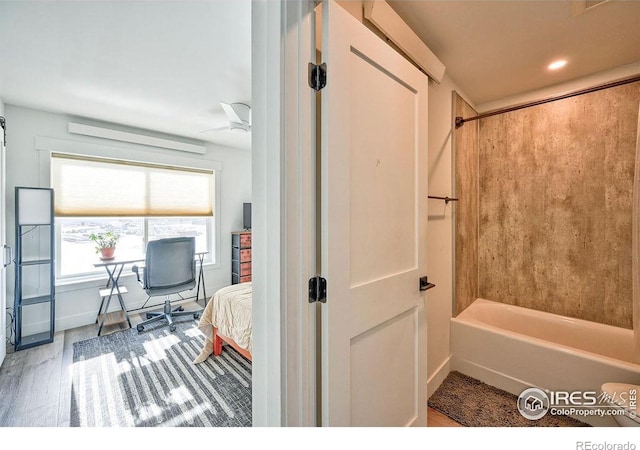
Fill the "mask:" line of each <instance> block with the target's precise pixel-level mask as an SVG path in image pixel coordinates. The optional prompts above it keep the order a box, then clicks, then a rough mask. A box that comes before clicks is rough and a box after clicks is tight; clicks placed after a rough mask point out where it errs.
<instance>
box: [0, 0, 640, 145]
mask: <svg viewBox="0 0 640 450" xmlns="http://www.w3.org/2000/svg"><path fill="white" fill-rule="evenodd" d="M389 3H390V5H391V6H392V8H394V9H395V10H396V12H398V14H399V15H400V16H401V17H402V18H403V19H404V20H405V21H406V22H407V23H408V24H409V26H410V27H411V28H413V30H414V31H415V32H416V33H417V34H418V35H419V36H420V37H421V38H422V39H423V40H424V41H425V42H426V43H427V45H428V46H429V47H430V48H431V50H432V51H433V52H434V53H435V54H436V55H437V56H438V57H439V58H440V59H441V60H442V62H443V63H444V64H445V65H446V67H447V73H448V75H449V76H450V77H451V78H453V80H455V82H456V83H457V84H458V86H459V87H460V89H461V91H462V92H464V93H465V94H466V96H467V97H468V98H469V100H471V101H472V102H473V103H474V104H475V105H476V106H479V107H481V106H482V104H483V103H486V102H491V101H494V100H498V99H502V98H505V97H508V96H511V95H516V94H520V93H525V92H528V91H531V90H534V89H538V88H542V87H547V86H550V85H554V84H557V83H561V82H564V81H568V80H571V79H575V78H578V77H582V76H585V75H589V74H593V73H597V72H600V71H604V70H607V69H611V68H614V67H619V66H623V65H626V64H630V63H635V62H638V61H640V45H639V44H638V43H639V42H640V1H615V0H610V1H606V2H603V3H601V4H599V5H597V6H594V7H592V8H590V9H587V10H586V11H583V12H582V13H581V14H575V10H574V8H575V7H576V4H580V3H582V4H584V3H585V2H584V1H581V0H574V1H553V0H547V1H527V0H520V1H482V0H475V1H455V0H450V1H435V0H429V1H399V0H392V1H390V2H389ZM587 3H589V4H592V3H597V1H596V2H593V1H589V2H587ZM583 9H584V8H583ZM250 26H251V1H250V0H209V1H188V2H185V1H168V0H167V1H154V2H147V1H126V2H125V1H118V0H113V1H90V0H85V1H20V2H18V1H15V2H14V1H11V2H9V1H0V43H1V45H0V62H1V63H0V98H1V99H2V100H4V102H5V103H8V104H16V105H23V106H28V107H33V108H38V109H43V110H48V111H54V112H63V113H67V114H72V115H78V116H82V117H87V118H91V119H96V120H101V121H106V122H114V123H119V124H124V125H128V126H133V127H138V128H143V129H149V130H154V131H159V132H162V133H167V134H170V135H177V136H184V137H188V138H193V139H196V140H199V141H208V142H213V143H217V144H220V145H226V146H231V147H237V148H244V149H249V148H250V146H251V134H250V133H248V134H237V133H233V132H231V131H217V132H207V133H203V132H202V131H203V130H206V129H210V128H216V127H221V126H225V125H227V124H228V122H227V118H226V116H225V114H224V112H223V110H222V108H221V106H220V102H221V101H223V102H244V103H247V104H250V100H251V30H250ZM558 58H566V59H567V60H568V64H567V66H566V67H565V68H563V69H561V70H559V71H556V72H550V71H549V70H547V69H546V66H547V65H548V64H549V63H550V62H552V61H553V60H556V59H558ZM479 109H482V108H479Z"/></svg>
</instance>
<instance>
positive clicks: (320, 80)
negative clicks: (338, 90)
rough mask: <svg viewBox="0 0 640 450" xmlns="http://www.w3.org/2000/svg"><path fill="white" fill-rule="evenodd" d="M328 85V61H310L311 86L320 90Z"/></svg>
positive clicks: (315, 89)
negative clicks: (319, 62)
mask: <svg viewBox="0 0 640 450" xmlns="http://www.w3.org/2000/svg"><path fill="white" fill-rule="evenodd" d="M326 85H327V63H322V64H314V63H309V86H311V88H312V89H313V90H314V91H316V92H318V91H319V90H320V89H322V88H323V87H325V86H326Z"/></svg>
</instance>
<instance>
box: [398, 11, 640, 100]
mask: <svg viewBox="0 0 640 450" xmlns="http://www.w3.org/2000/svg"><path fill="white" fill-rule="evenodd" d="M598 3H599V4H598ZM389 4H390V5H391V7H392V8H393V9H394V10H395V11H396V12H397V13H398V14H399V15H400V16H401V17H402V18H403V20H404V21H405V22H406V23H407V24H408V25H409V26H410V27H411V28H412V29H413V30H414V31H415V32H416V33H417V34H418V36H420V38H421V39H422V40H423V41H424V42H425V43H426V44H427V45H428V46H429V48H430V49H431V50H432V51H433V52H434V53H435V54H436V55H437V56H438V58H439V59H440V60H441V61H442V62H443V63H444V65H445V66H446V68H447V69H446V70H447V73H448V74H449V76H450V77H451V78H452V79H453V80H455V82H456V83H457V84H458V85H459V87H460V89H461V90H462V91H463V92H464V93H465V94H466V95H467V97H468V98H469V99H470V100H471V101H472V102H473V103H475V104H476V105H477V106H481V104H482V103H486V102H490V101H495V100H498V99H502V98H505V97H508V96H511V95H517V94H521V93H525V92H528V91H531V90H534V89H539V88H543V87H547V86H550V85H554V84H557V83H561V82H564V81H569V80H572V79H575V78H579V77H582V76H586V75H590V74H594V73H597V72H601V71H604V70H608V69H612V68H616V67H620V66H623V65H627V64H631V63H634V62H638V61H640V1H616V0H610V1H605V2H598V1H586V2H585V1H580V0H578V1H553V0H547V1H527V0H520V1H433V0H430V1H395V0H393V1H389ZM589 5H595V6H593V7H589V8H588V9H585V6H589ZM574 14H575V15H574ZM558 59H566V60H567V61H568V63H567V65H566V66H565V67H564V68H563V69H560V70H558V71H554V72H552V71H549V70H548V69H547V66H548V65H549V63H551V62H553V61H555V60H558ZM479 109H482V108H479Z"/></svg>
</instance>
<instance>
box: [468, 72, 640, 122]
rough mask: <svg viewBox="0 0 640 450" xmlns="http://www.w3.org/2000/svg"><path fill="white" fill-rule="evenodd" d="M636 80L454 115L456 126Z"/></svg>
mask: <svg viewBox="0 0 640 450" xmlns="http://www.w3.org/2000/svg"><path fill="white" fill-rule="evenodd" d="M636 81H640V75H635V76H633V77H630V78H623V79H621V80H618V81H612V82H610V83H605V84H601V85H598V86H592V87H590V88H586V89H580V90H577V91H573V92H569V93H567V94H562V95H556V96H555V97H549V98H545V99H542V100H536V101H533V102H529V103H522V104H520V105H515V106H510V107H508V108H503V109H495V110H493V111H488V112H486V113H482V114H478V115H477V116H474V117H468V118H466V119H464V118H462V117H460V116H458V117H456V128H460V127H461V126H462V125H464V124H465V122H471V121H473V120H478V119H484V118H485V117H491V116H495V115H498V114H504V113H508V112H511V111H517V110H519V109H524V108H528V107H530V106H538V105H543V104H545V103H550V102H555V101H556V100H563V99H565V98H570V97H575V96H576V95H582V94H589V93H591V92H596V91H601V90H602V89H608V88H612V87H616V86H622V85H623V84H628V83H634V82H636Z"/></svg>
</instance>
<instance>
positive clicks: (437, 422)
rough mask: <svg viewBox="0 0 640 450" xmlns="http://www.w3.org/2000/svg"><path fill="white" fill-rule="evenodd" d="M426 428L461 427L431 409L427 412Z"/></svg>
mask: <svg viewBox="0 0 640 450" xmlns="http://www.w3.org/2000/svg"><path fill="white" fill-rule="evenodd" d="M427 426H428V427H461V426H463V425H461V424H459V423H458V422H456V421H455V420H453V419H451V418H450V417H448V416H445V415H444V414H442V413H441V412H440V411H438V410H436V409H433V408H431V407H429V408H428V410H427Z"/></svg>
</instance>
